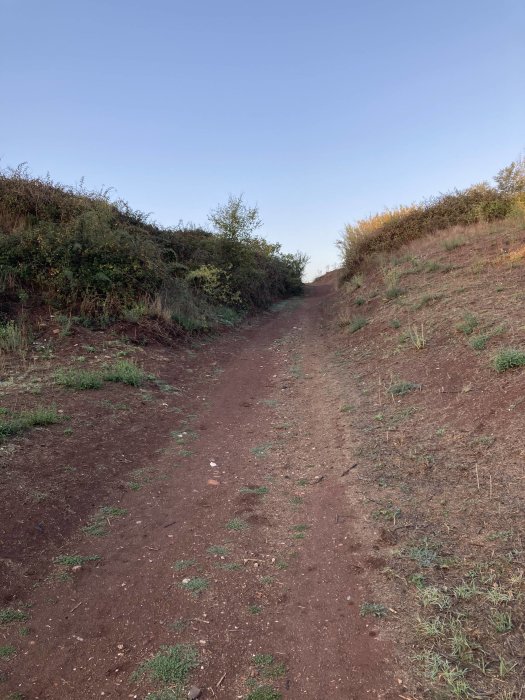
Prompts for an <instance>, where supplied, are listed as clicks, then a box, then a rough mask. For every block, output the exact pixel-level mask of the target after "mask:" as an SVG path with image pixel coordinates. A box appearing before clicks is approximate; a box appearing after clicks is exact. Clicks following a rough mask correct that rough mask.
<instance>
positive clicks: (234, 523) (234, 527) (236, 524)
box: [226, 518, 249, 532]
mask: <svg viewBox="0 0 525 700" xmlns="http://www.w3.org/2000/svg"><path fill="white" fill-rule="evenodd" d="M248 527H249V525H248V523H247V522H246V520H243V519H242V518H232V519H231V520H228V522H227V523H226V529H227V530H231V531H233V532H240V531H241V530H247V529H248Z"/></svg>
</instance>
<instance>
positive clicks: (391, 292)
mask: <svg viewBox="0 0 525 700" xmlns="http://www.w3.org/2000/svg"><path fill="white" fill-rule="evenodd" d="M404 293H405V290H404V289H402V288H401V287H388V289H387V290H386V292H385V296H386V298H387V299H388V300H390V301H391V300H392V299H397V298H398V297H400V296H401V295H402V294H404Z"/></svg>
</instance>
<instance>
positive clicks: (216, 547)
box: [206, 544, 229, 557]
mask: <svg viewBox="0 0 525 700" xmlns="http://www.w3.org/2000/svg"><path fill="white" fill-rule="evenodd" d="M206 551H207V552H208V554H216V555H217V556H220V557H225V556H227V555H228V554H229V550H228V547H226V546H225V545H222V544H212V545H211V547H208V549H207V550H206Z"/></svg>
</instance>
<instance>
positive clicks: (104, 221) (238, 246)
mask: <svg viewBox="0 0 525 700" xmlns="http://www.w3.org/2000/svg"><path fill="white" fill-rule="evenodd" d="M210 221H211V222H212V223H213V225H214V228H215V233H212V232H210V231H206V230H204V229H201V228H197V227H195V226H191V225H190V226H184V225H182V224H181V225H179V227H178V228H162V227H160V226H158V225H157V224H154V223H152V222H150V221H149V217H148V215H146V214H144V213H142V212H139V211H134V210H132V209H131V208H130V207H129V205H128V204H126V203H125V202H123V201H122V200H117V201H112V200H111V199H110V192H109V190H103V191H100V192H90V191H88V190H86V189H85V188H84V186H83V184H82V183H81V185H80V186H79V187H76V188H73V187H66V186H63V185H61V184H59V183H55V182H53V181H52V180H51V179H49V178H47V179H41V178H35V177H32V176H31V175H30V174H29V173H28V171H27V168H26V167H25V166H21V167H19V168H17V169H16V170H12V169H11V170H3V171H0V296H1V297H2V301H3V302H4V304H3V306H4V309H9V311H8V314H7V315H4V317H3V318H2V317H0V324H3V325H2V327H1V328H0V348H1V349H6V350H9V351H11V350H12V349H13V348H15V349H18V348H19V347H20V345H21V344H22V343H23V336H22V335H21V334H20V333H19V329H18V327H17V326H16V325H14V324H12V322H13V321H14V320H15V319H16V316H17V315H18V314H19V313H20V311H21V309H20V307H21V306H24V304H25V305H26V306H33V307H36V306H38V305H42V304H47V305H49V306H50V308H51V309H54V310H56V311H61V312H64V311H65V312H67V314H68V317H70V318H71V319H74V320H75V321H76V322H82V323H85V324H86V325H92V326H97V325H98V326H104V325H107V324H108V323H110V322H112V321H114V320H117V319H119V318H124V319H126V320H127V321H128V322H130V323H141V322H142V321H143V320H144V319H145V318H148V317H150V318H153V319H155V318H156V319H159V320H160V321H162V322H165V323H168V324H176V325H178V326H181V327H182V328H184V329H185V330H188V331H192V330H206V329H209V328H213V327H215V326H218V325H220V324H222V323H223V322H225V323H226V325H229V324H230V323H231V321H230V319H231V318H238V314H239V313H240V312H243V311H246V310H250V309H254V308H266V307H268V306H270V305H271V303H272V302H273V301H274V300H275V299H276V298H281V297H285V296H288V295H291V294H297V293H300V292H301V291H302V281H301V277H302V274H303V271H304V267H305V264H306V262H307V259H306V258H305V256H304V255H301V254H299V253H298V254H295V255H290V254H284V253H282V252H281V249H280V246H279V245H278V244H272V243H269V242H267V241H265V240H264V239H263V238H258V237H254V236H253V233H254V232H255V231H256V230H257V229H258V228H259V226H260V225H261V220H260V218H259V214H258V210H257V208H256V207H248V206H247V205H245V204H244V202H243V199H242V196H239V197H230V199H229V201H228V203H227V204H226V205H224V206H219V207H217V208H216V209H215V210H214V211H213V212H212V213H211V214H210ZM10 322H11V325H9V324H10Z"/></svg>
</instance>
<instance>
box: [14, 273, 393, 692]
mask: <svg viewBox="0 0 525 700" xmlns="http://www.w3.org/2000/svg"><path fill="white" fill-rule="evenodd" d="M331 294H332V288H331V286H330V285H317V286H312V287H310V288H309V289H308V291H307V294H306V297H305V298H304V299H300V300H294V301H292V302H289V303H288V304H284V305H282V308H281V309H280V310H279V311H278V312H275V313H271V314H267V315H265V316H264V317H262V318H260V319H257V320H256V321H253V322H252V323H251V324H247V325H246V326H244V327H243V328H241V329H240V330H238V331H233V332H231V333H228V334H225V335H223V336H222V337H220V338H218V339H215V340H213V341H212V342H211V343H208V344H207V345H205V346H203V347H202V348H200V349H198V350H197V352H196V353H195V352H192V353H189V352H187V350H185V349H178V350H170V349H166V348H160V346H158V347H157V346H156V347H154V348H152V349H151V351H150V350H149V349H148V348H146V351H145V352H143V353H142V355H141V356H140V357H142V360H140V357H139V360H140V362H141V363H142V364H144V366H145V367H146V369H147V370H148V371H149V372H152V374H155V375H156V376H157V377H160V378H161V379H162V381H163V382H165V383H166V384H167V385H170V386H171V387H176V388H177V390H175V391H167V390H164V391H162V390H161V389H159V388H158V385H152V386H151V387H150V388H151V395H150V396H148V397H146V396H145V393H144V391H143V392H142V394H141V393H140V392H139V391H138V390H137V389H135V388H132V387H122V386H108V387H107V388H105V389H104V390H103V391H104V394H103V395H102V394H101V393H100V392H95V391H87V392H78V393H76V394H71V392H66V391H65V390H63V389H60V390H58V389H55V390H54V391H55V392H56V397H57V403H58V404H59V405H60V406H61V407H62V406H63V407H64V408H65V412H66V413H70V414H71V415H72V416H73V419H72V420H73V423H72V425H73V427H74V432H73V435H72V436H71V437H65V436H64V434H63V433H64V426H63V425H61V426H51V427H49V428H46V429H40V430H36V431H33V432H32V433H31V434H30V435H28V436H27V437H25V438H23V439H18V440H17V441H15V445H16V449H14V450H6V449H4V450H3V454H2V460H3V461H4V462H3V467H4V474H5V470H6V469H8V470H11V472H14V471H15V467H16V469H18V471H17V473H22V466H21V465H23V464H25V465H26V466H27V474H26V478H27V479H28V481H27V482H25V483H23V484H22V487H21V490H22V491H23V492H24V493H22V494H21V492H20V489H19V490H18V491H17V492H15V490H12V491H11V492H10V493H9V490H8V487H7V486H6V484H5V483H4V484H3V487H4V488H6V489H7V491H6V492H5V493H4V498H5V499H6V500H5V503H6V507H5V511H4V516H3V520H2V542H3V543H4V544H3V551H2V558H3V564H4V568H3V580H4V586H5V587H4V596H3V597H4V601H3V605H4V606H9V607H10V608H12V609H15V610H22V611H25V612H27V615H28V620H27V621H25V622H14V623H11V624H6V625H2V626H0V645H12V646H13V647H15V649H16V655H14V656H13V658H11V659H8V660H7V659H0V670H1V671H2V674H3V681H4V682H3V683H0V696H1V697H2V698H9V697H12V698H17V697H18V698H26V699H27V700H36V699H37V698H38V699H45V700H54V699H57V700H58V699H60V700H63V699H64V698H66V699H71V700H77V699H78V700H81V699H82V700H84V699H87V698H99V697H111V698H145V697H146V696H147V695H148V693H150V692H154V691H156V690H158V689H159V686H157V685H155V684H154V683H151V682H150V681H148V679H147V678H142V679H138V680H133V679H132V678H131V676H132V674H133V672H134V671H136V669H137V668H138V667H139V666H140V664H141V663H143V662H144V661H145V660H147V659H148V658H151V657H152V656H153V655H154V654H155V653H156V652H157V651H158V650H159V648H160V647H161V646H162V645H175V644H180V643H188V644H192V645H194V646H195V647H196V648H198V650H199V655H200V666H199V668H198V669H197V670H196V671H194V673H193V674H192V676H191V683H192V684H194V685H196V686H198V687H199V688H201V689H202V696H201V697H203V698H214V697H219V698H225V699H227V700H230V699H233V698H245V697H247V696H248V694H249V692H250V686H249V685H247V680H248V681H250V680H251V682H252V685H255V687H257V684H259V683H260V684H263V685H269V686H272V687H273V688H275V690H276V691H277V692H280V693H282V696H283V698H286V699H287V700H297V699H299V698H308V699H309V700H314V699H317V698H334V700H339V699H340V700H343V699H344V700H361V699H362V698H385V699H388V698H399V697H403V696H404V695H406V691H405V689H404V686H403V682H402V680H401V679H402V678H403V676H401V677H400V671H399V668H398V664H397V662H395V661H394V649H395V647H394V643H393V641H392V640H391V639H389V638H388V637H387V636H386V635H385V632H384V628H383V626H382V621H381V620H379V619H378V618H375V617H373V616H362V615H360V607H361V605H362V604H363V603H366V602H373V601H374V591H373V589H372V585H373V579H374V576H375V574H376V572H377V570H378V569H380V568H382V567H383V566H384V561H383V559H382V549H383V548H384V547H386V546H387V545H385V543H384V542H383V540H382V539H381V536H380V533H378V532H377V529H378V528H377V527H376V525H377V523H375V524H374V523H373V522H370V521H369V519H368V518H366V517H364V512H363V511H362V507H363V505H362V497H361V494H360V478H359V466H360V465H359V459H358V458H357V457H356V456H355V453H354V452H353V449H354V444H355V443H354V441H353V439H352V431H351V429H349V428H348V425H347V421H346V422H345V415H344V413H342V412H341V399H340V397H339V395H338V392H337V391H336V390H335V384H336V382H337V376H336V375H335V374H334V369H333V365H332V364H331V363H330V362H329V359H328V357H329V354H330V352H333V348H332V349H330V348H329V347H328V343H329V341H328V339H327V335H328V334H327V331H326V329H325V328H324V323H325V318H326V313H327V302H328V301H329V299H330V295H331ZM73 340H74V339H73ZM146 388H147V387H146ZM161 388H162V387H161ZM101 398H103V399H104V400H105V401H106V404H104V403H103V401H101ZM13 400H14V399H13ZM95 401H96V403H95ZM108 401H109V402H110V403H109V407H108V404H107V402H108ZM119 405H121V408H122V405H124V406H125V408H122V410H121V411H119V410H118V407H119ZM115 407H117V408H115ZM79 415H81V416H82V420H80V419H79V418H78V416H79ZM75 416H76V418H75ZM75 421H76V422H75ZM356 464H357V466H356ZM29 475H31V476H29ZM59 476H60V478H59ZM39 478H40V479H43V483H44V485H42V486H38V483H37V482H38V479H39ZM68 480H69V481H68ZM46 482H47V483H48V491H49V489H53V488H55V489H56V493H55V492H54V493H53V494H51V495H50V496H49V497H48V498H47V504H46V493H44V495H43V496H42V498H37V497H35V498H32V499H30V501H28V500H27V498H26V497H25V496H27V493H29V492H31V489H33V490H36V492H37V493H39V492H40V491H41V490H42V491H43V489H44V488H45V483H46ZM6 483H7V482H6ZM24 494H25V496H24ZM28 504H29V505H28ZM104 506H106V507H107V506H110V507H113V508H119V509H124V510H125V511H126V513H125V514H122V515H116V514H115V512H116V511H110V510H106V511H104V514H102V515H101V518H100V520H99V525H100V524H102V526H103V528H104V529H105V530H106V534H105V536H94V535H93V534H90V533H89V532H87V533H86V532H84V531H82V529H81V528H82V527H83V526H86V525H88V524H89V523H90V522H93V518H94V517H95V516H96V514H97V513H100V508H101V507H104ZM90 518H91V520H90ZM232 528H233V529H232ZM210 548H212V549H211V550H210ZM60 554H68V555H72V554H81V555H84V556H90V555H97V556H99V557H100V559H99V560H96V561H89V562H86V563H84V564H82V566H81V568H80V569H75V570H73V568H72V567H69V568H68V567H59V566H57V565H55V564H53V558H54V557H56V556H58V555H60ZM187 579H190V585H191V583H192V581H193V580H194V579H200V580H201V585H202V586H203V590H202V591H201V592H198V593H193V592H191V591H188V590H185V588H184V583H183V582H184V581H185V580H187ZM255 654H271V655H272V656H273V657H274V658H275V659H276V661H277V662H279V663H280V664H284V669H285V670H284V671H282V672H280V673H276V674H275V675H276V676H277V677H276V678H271V679H270V680H268V679H266V680H265V679H264V678H263V675H264V674H263V673H262V672H261V670H260V669H258V668H256V666H255V665H254V655H255ZM17 693H19V694H18V695H17Z"/></svg>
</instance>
